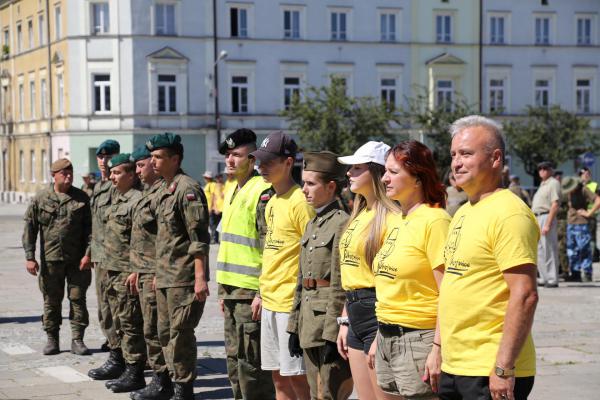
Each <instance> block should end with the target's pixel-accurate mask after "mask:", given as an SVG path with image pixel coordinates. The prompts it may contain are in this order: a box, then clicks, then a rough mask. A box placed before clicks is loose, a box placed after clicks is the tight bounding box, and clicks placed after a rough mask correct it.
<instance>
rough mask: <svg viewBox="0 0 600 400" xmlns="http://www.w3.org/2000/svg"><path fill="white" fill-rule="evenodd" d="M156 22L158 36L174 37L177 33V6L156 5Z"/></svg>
mask: <svg viewBox="0 0 600 400" xmlns="http://www.w3.org/2000/svg"><path fill="white" fill-rule="evenodd" d="M154 7H155V8H154V10H155V11H154V21H155V25H156V30H155V33H156V34H157V35H164V36H173V35H176V32H175V4H156V5H155V6H154Z"/></svg>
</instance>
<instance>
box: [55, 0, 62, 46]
mask: <svg viewBox="0 0 600 400" xmlns="http://www.w3.org/2000/svg"><path fill="white" fill-rule="evenodd" d="M61 38H62V9H61V8H60V4H59V5H56V6H54V40H60V39H61Z"/></svg>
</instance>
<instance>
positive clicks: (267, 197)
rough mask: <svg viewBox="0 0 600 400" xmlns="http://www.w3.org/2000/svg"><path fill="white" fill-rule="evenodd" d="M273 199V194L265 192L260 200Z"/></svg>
mask: <svg viewBox="0 0 600 400" xmlns="http://www.w3.org/2000/svg"><path fill="white" fill-rule="evenodd" d="M270 199H271V195H270V194H269V193H264V194H262V195H261V196H260V201H269V200H270Z"/></svg>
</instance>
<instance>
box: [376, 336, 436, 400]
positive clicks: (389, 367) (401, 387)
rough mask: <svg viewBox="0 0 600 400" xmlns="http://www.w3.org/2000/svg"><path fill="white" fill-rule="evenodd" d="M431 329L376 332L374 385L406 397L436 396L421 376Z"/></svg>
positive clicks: (411, 398)
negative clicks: (375, 379) (375, 375)
mask: <svg viewBox="0 0 600 400" xmlns="http://www.w3.org/2000/svg"><path fill="white" fill-rule="evenodd" d="M434 336H435V331H434V330H432V329H425V330H415V331H410V332H406V333H404V334H402V335H400V336H398V335H384V334H382V333H381V332H378V333H377V338H376V339H375V340H377V353H376V355H375V371H376V373H377V384H378V385H379V387H381V389H382V390H383V391H384V392H386V393H391V394H395V395H401V396H402V397H404V398H405V399H407V400H416V399H419V400H424V399H437V397H436V395H435V394H434V393H433V392H432V390H431V386H429V384H427V383H425V382H423V380H422V379H421V377H422V376H423V373H424V371H425V361H426V360H427V356H428V355H429V352H430V351H431V346H432V345H433V337H434Z"/></svg>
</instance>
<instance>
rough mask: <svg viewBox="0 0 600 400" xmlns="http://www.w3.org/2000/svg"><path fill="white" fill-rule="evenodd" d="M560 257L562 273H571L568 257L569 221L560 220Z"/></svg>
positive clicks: (566, 274) (564, 274)
mask: <svg viewBox="0 0 600 400" xmlns="http://www.w3.org/2000/svg"><path fill="white" fill-rule="evenodd" d="M557 232H558V259H559V261H560V273H561V274H562V275H563V276H568V275H569V259H568V258H567V221H566V220H564V219H559V220H558V229H557Z"/></svg>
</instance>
